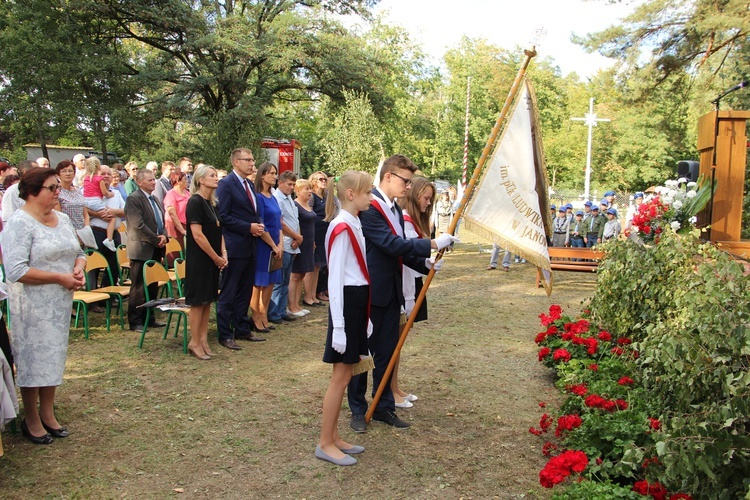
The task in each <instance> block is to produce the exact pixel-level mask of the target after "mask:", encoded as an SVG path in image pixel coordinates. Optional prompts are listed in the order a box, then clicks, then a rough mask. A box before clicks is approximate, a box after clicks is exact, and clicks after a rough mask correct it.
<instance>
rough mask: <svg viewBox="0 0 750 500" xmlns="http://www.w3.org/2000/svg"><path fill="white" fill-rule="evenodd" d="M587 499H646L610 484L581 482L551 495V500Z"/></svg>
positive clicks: (631, 491) (628, 489)
mask: <svg viewBox="0 0 750 500" xmlns="http://www.w3.org/2000/svg"><path fill="white" fill-rule="evenodd" d="M582 498H588V499H610V498H611V499H618V498H624V499H631V500H645V499H646V497H644V496H643V495H640V494H638V493H636V492H634V491H633V490H632V489H630V488H624V487H622V486H619V485H617V484H613V483H610V482H605V483H600V482H594V481H581V482H580V483H573V484H571V485H570V486H568V487H567V488H565V490H564V491H557V492H555V494H554V495H552V499H553V500H581V499H582Z"/></svg>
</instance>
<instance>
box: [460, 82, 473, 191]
mask: <svg viewBox="0 0 750 500" xmlns="http://www.w3.org/2000/svg"><path fill="white" fill-rule="evenodd" d="M470 102H471V77H470V76H467V77H466V125H465V126H464V164H463V170H462V174H461V187H464V188H465V187H466V169H467V167H468V165H469V103H470ZM461 191H463V189H462V190H461Z"/></svg>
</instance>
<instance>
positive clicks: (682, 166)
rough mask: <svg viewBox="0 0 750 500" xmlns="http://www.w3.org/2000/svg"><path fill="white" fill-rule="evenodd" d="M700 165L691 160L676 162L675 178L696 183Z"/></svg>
mask: <svg viewBox="0 0 750 500" xmlns="http://www.w3.org/2000/svg"><path fill="white" fill-rule="evenodd" d="M699 171H700V163H698V162H697V161H692V160H682V161H679V162H677V177H684V178H686V179H687V180H688V181H697V180H698V172H699Z"/></svg>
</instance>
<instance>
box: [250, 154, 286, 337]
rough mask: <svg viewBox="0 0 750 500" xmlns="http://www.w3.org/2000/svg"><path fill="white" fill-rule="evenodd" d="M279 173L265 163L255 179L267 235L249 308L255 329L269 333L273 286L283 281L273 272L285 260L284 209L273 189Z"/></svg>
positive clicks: (260, 247) (259, 251) (260, 246)
mask: <svg viewBox="0 0 750 500" xmlns="http://www.w3.org/2000/svg"><path fill="white" fill-rule="evenodd" d="M277 174H278V170H277V169H276V166H275V165H274V164H273V163H270V162H265V163H263V164H261V166H260V167H258V173H257V174H256V175H255V192H256V193H257V196H256V199H257V200H258V215H259V216H260V218H261V219H262V221H263V224H264V225H265V226H266V232H265V233H263V236H261V237H260V241H259V242H258V249H257V252H256V260H255V283H254V286H253V296H252V298H251V299H250V308H251V309H252V310H253V323H254V324H255V329H256V330H257V331H259V332H262V333H268V331H269V329H273V328H274V327H272V326H270V327H269V323H268V304H269V303H270V302H271V292H273V285H274V283H278V282H280V281H281V268H278V269H276V270H275V271H271V270H270V269H271V263H272V261H273V258H274V257H275V258H276V259H282V258H283V256H284V246H283V245H281V244H280V242H281V241H282V234H281V208H280V207H279V204H278V203H277V202H276V198H275V197H274V196H273V195H272V194H271V189H272V188H273V187H274V186H276V177H277Z"/></svg>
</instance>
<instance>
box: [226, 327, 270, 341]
mask: <svg viewBox="0 0 750 500" xmlns="http://www.w3.org/2000/svg"><path fill="white" fill-rule="evenodd" d="M252 331H256V332H258V333H268V332H270V331H271V330H269V329H268V328H258V327H257V326H256V327H254V328H253V329H252V330H251V332H252ZM251 335H252V333H251ZM235 337H236V336H235ZM242 340H249V339H242Z"/></svg>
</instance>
